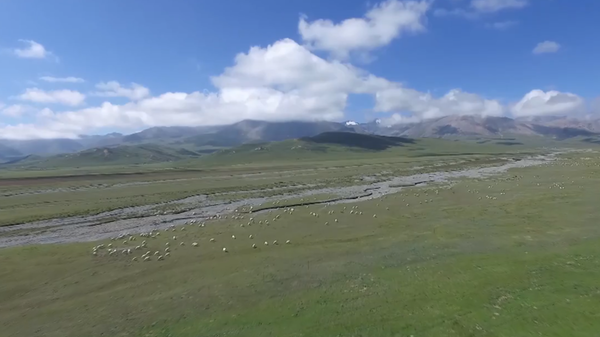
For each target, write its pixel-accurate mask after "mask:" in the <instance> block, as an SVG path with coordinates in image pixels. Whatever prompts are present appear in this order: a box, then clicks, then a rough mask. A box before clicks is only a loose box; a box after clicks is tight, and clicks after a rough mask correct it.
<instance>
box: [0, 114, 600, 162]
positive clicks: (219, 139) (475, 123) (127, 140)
mask: <svg viewBox="0 0 600 337" xmlns="http://www.w3.org/2000/svg"><path fill="white" fill-rule="evenodd" d="M324 132H353V133H361V134H374V135H380V136H392V137H410V138H447V137H504V136H510V135H527V136H541V137H551V138H554V139H566V138H571V137H577V136H588V137H589V136H596V135H598V134H600V119H590V120H581V119H575V118H569V117H565V116H553V117H528V118H516V119H513V118H509V117H493V116H488V117H482V116H473V115H463V116H460V115H450V116H443V117H439V118H433V119H427V120H423V121H421V122H418V123H407V124H394V125H386V124H385V123H384V122H383V121H381V120H380V119H375V120H373V121H370V122H366V123H358V122H355V121H352V120H349V121H344V122H328V121H285V122H267V121H260V120H243V121H240V122H237V123H233V124H229V125H217V126H199V127H196V126H158V127H152V128H148V129H145V130H142V131H140V132H136V133H132V134H127V135H124V134H120V133H109V134H106V135H81V136H80V138H79V139H60V138H57V139H31V140H8V139H0V161H8V160H15V159H18V158H19V157H25V156H29V155H39V156H49V155H57V154H65V153H77V152H80V151H85V150H89V149H93V148H103V147H115V146H122V145H141V144H148V143H152V144H160V145H167V146H171V147H178V148H185V149H188V150H192V151H194V152H199V153H209V152H211V151H214V150H215V149H219V148H227V147H233V146H238V145H241V144H247V143H261V142H271V141H282V140H286V139H296V138H303V137H312V136H316V135H318V134H321V133H324ZM0 137H1V135H0Z"/></svg>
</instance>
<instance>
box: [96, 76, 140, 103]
mask: <svg viewBox="0 0 600 337" xmlns="http://www.w3.org/2000/svg"><path fill="white" fill-rule="evenodd" d="M130 86H131V88H125V87H123V86H121V84H120V83H119V82H116V81H110V82H101V83H98V84H96V89H98V90H100V91H95V92H92V93H91V95H93V96H100V97H125V98H129V99H130V100H132V101H137V100H140V99H142V98H145V97H148V96H149V95H150V90H149V89H148V88H146V87H144V86H141V85H139V84H137V83H131V85H130Z"/></svg>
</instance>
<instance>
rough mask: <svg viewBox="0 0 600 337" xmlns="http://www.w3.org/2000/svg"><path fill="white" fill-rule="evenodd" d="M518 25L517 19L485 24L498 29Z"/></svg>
mask: <svg viewBox="0 0 600 337" xmlns="http://www.w3.org/2000/svg"><path fill="white" fill-rule="evenodd" d="M516 25H517V22H516V21H498V22H492V23H488V24H486V25H485V26H486V27H487V28H492V29H496V30H506V29H509V28H511V27H514V26H516Z"/></svg>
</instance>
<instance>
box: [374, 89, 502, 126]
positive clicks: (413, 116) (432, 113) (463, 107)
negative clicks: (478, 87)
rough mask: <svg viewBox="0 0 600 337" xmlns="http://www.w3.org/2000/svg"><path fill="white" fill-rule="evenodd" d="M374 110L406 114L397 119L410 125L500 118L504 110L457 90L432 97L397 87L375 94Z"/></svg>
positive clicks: (471, 94) (496, 102) (492, 103)
mask: <svg viewBox="0 0 600 337" xmlns="http://www.w3.org/2000/svg"><path fill="white" fill-rule="evenodd" d="M375 102H376V104H375V109H376V110H377V111H381V112H394V113H401V112H404V113H410V115H409V116H401V115H399V116H401V117H402V119H403V120H406V119H407V118H409V120H410V121H411V122H413V121H420V120H424V119H429V118H437V117H442V116H447V115H480V116H500V115H503V114H504V107H503V106H502V104H501V103H500V102H498V101H496V100H489V99H484V98H482V97H481V96H479V95H476V94H473V93H468V92H464V91H462V90H459V89H454V90H451V91H449V92H448V93H447V94H445V95H444V96H442V97H439V98H436V97H433V96H432V95H431V94H429V93H424V92H420V91H417V90H414V89H411V88H405V87H403V86H400V85H396V86H394V87H391V88H388V89H385V90H382V91H379V92H377V93H376V95H375Z"/></svg>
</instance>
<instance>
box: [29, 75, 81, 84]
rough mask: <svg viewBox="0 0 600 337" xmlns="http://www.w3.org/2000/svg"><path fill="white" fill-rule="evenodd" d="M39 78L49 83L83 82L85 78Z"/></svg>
mask: <svg viewBox="0 0 600 337" xmlns="http://www.w3.org/2000/svg"><path fill="white" fill-rule="evenodd" d="M40 80H42V81H44V82H49V83H83V82H85V80H84V79H83V78H79V77H73V76H69V77H52V76H42V77H40Z"/></svg>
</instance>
